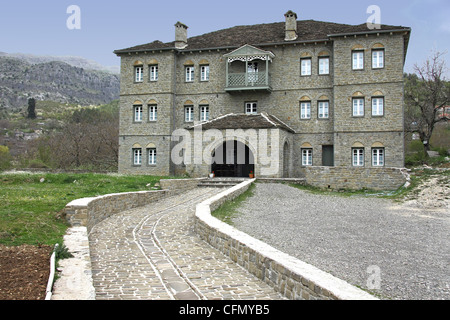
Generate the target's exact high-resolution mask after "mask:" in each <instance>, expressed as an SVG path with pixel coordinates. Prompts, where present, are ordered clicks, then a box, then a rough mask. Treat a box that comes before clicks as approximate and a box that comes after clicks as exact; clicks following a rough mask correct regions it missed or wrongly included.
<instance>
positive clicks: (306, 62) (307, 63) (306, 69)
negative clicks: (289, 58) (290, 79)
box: [300, 58, 312, 77]
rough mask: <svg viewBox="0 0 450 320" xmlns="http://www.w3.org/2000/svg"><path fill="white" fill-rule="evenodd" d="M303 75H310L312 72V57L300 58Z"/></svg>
mask: <svg viewBox="0 0 450 320" xmlns="http://www.w3.org/2000/svg"><path fill="white" fill-rule="evenodd" d="M300 66H301V71H300V74H301V76H302V77H306V76H310V75H311V74H312V59H311V58H301V59H300Z"/></svg>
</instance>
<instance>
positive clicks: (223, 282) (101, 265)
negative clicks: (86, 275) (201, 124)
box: [89, 188, 283, 300]
mask: <svg viewBox="0 0 450 320" xmlns="http://www.w3.org/2000/svg"><path fill="white" fill-rule="evenodd" d="M220 191H221V189H217V188H197V189H195V190H192V191H190V192H189V193H186V194H182V195H178V196H172V197H169V198H166V199H163V200H160V201H158V202H155V203H153V204H151V205H148V206H146V207H142V208H137V209H133V210H128V211H125V212H122V213H120V214H116V215H114V216H112V217H110V218H108V219H106V220H104V221H103V222H101V223H99V224H98V225H96V226H95V228H94V229H93V230H92V231H91V234H90V235H89V239H90V241H89V242H90V250H91V260H92V277H93V281H94V287H95V291H96V299H97V300H122V299H123V300H137V299H146V300H149V299H151V300H157V299H163V300H171V299H180V300H199V299H208V300H212V299H226V300H232V299H238V300H244V299H258V300H263V299H277V300H278V299H283V297H282V296H281V295H279V294H278V293H277V292H275V291H274V290H273V289H272V288H271V287H270V286H268V285H267V284H265V283H264V282H262V281H261V280H259V279H257V278H256V277H254V276H253V275H251V274H250V273H248V272H247V271H246V270H244V269H243V268H241V267H240V266H238V265H237V264H236V263H234V262H233V261H231V260H230V259H229V258H228V257H226V256H224V255H223V254H222V253H220V252H219V251H217V250H216V249H214V248H212V247H211V246H209V245H208V244H207V243H206V242H204V241H202V240H201V239H200V238H199V237H198V236H197V235H196V234H195V233H194V231H193V223H194V213H195V206H196V205H197V204H198V203H200V202H202V201H204V200H206V199H208V198H209V197H211V196H213V195H215V194H217V193H219V192H220Z"/></svg>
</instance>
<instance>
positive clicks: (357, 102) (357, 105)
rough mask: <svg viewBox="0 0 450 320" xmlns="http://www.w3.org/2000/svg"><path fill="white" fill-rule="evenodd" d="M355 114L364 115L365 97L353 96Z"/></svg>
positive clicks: (356, 115)
mask: <svg viewBox="0 0 450 320" xmlns="http://www.w3.org/2000/svg"><path fill="white" fill-rule="evenodd" d="M353 116H354V117H364V98H353Z"/></svg>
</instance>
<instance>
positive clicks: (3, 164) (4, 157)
mask: <svg viewBox="0 0 450 320" xmlns="http://www.w3.org/2000/svg"><path fill="white" fill-rule="evenodd" d="M11 159H12V157H11V154H10V153H9V148H8V147H7V146H0V171H3V170H7V169H9V168H11Z"/></svg>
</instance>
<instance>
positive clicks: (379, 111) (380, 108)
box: [372, 97, 384, 117]
mask: <svg viewBox="0 0 450 320" xmlns="http://www.w3.org/2000/svg"><path fill="white" fill-rule="evenodd" d="M372 116H373V117H381V116H384V97H373V98H372Z"/></svg>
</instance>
